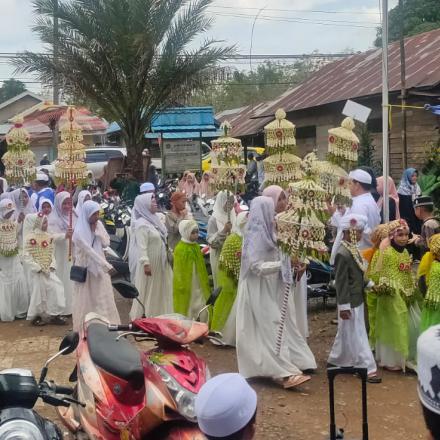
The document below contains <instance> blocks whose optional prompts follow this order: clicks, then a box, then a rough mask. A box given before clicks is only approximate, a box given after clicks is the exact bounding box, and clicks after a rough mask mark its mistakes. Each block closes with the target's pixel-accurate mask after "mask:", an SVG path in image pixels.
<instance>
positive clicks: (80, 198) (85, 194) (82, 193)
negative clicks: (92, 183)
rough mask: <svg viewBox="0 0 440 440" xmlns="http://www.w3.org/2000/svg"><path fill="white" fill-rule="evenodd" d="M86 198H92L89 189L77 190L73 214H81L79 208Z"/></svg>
mask: <svg viewBox="0 0 440 440" xmlns="http://www.w3.org/2000/svg"><path fill="white" fill-rule="evenodd" d="M87 200H92V194H91V192H90V191H87V190H86V189H84V190H82V191H80V192H79V194H78V202H77V204H76V207H75V214H76V216H77V217H78V218H79V216H80V215H81V209H82V207H83V205H84V202H87Z"/></svg>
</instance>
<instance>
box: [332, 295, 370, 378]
mask: <svg viewBox="0 0 440 440" xmlns="http://www.w3.org/2000/svg"><path fill="white" fill-rule="evenodd" d="M340 310H341V308H340V307H339V306H338V314H339V311H340ZM364 317H365V312H364V305H363V304H361V305H360V306H359V307H356V308H354V309H351V317H350V319H342V318H341V317H340V316H339V318H338V332H337V334H336V338H335V341H334V343H333V347H332V350H331V352H330V356H329V358H328V362H329V363H330V364H333V365H336V366H337V367H355V368H366V369H367V371H368V374H372V373H375V372H376V371H377V366H376V362H375V360H374V356H373V353H372V351H371V348H370V344H369V342H368V335H367V330H366V328H365V318H364Z"/></svg>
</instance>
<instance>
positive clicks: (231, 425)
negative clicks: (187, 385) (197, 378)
mask: <svg viewBox="0 0 440 440" xmlns="http://www.w3.org/2000/svg"><path fill="white" fill-rule="evenodd" d="M195 409H196V415H197V422H198V424H199V427H200V429H201V431H202V432H203V433H204V434H206V435H210V436H213V437H226V436H228V435H231V434H234V433H235V432H238V431H240V429H243V428H244V427H245V426H246V425H247V424H248V423H249V421H250V420H251V419H252V417H253V416H254V414H255V411H256V409H257V393H256V392H255V391H254V390H253V389H252V388H251V387H250V386H249V384H248V383H247V382H246V379H245V378H244V377H243V376H241V375H240V374H238V373H227V374H220V375H218V376H215V377H213V378H212V379H210V380H208V382H206V383H205V384H204V385H203V386H202V388H201V389H200V391H199V394H198V395H197V397H196V405H195Z"/></svg>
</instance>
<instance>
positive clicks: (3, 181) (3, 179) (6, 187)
mask: <svg viewBox="0 0 440 440" xmlns="http://www.w3.org/2000/svg"><path fill="white" fill-rule="evenodd" d="M0 182H1V183H2V191H3V193H5V192H6V191H7V190H8V188H9V185H8V182H7V180H6V179H5V178H4V177H0Z"/></svg>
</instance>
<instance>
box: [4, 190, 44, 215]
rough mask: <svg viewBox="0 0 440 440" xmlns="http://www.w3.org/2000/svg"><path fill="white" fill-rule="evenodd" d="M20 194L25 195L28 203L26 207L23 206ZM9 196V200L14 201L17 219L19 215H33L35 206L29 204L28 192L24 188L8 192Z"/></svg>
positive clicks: (35, 210)
mask: <svg viewBox="0 0 440 440" xmlns="http://www.w3.org/2000/svg"><path fill="white" fill-rule="evenodd" d="M22 193H24V194H26V196H27V198H28V202H27V204H26V206H23V201H22V196H21V194H22ZM9 194H10V196H11V199H12V200H13V201H14V203H15V206H16V207H17V212H16V216H17V217H18V215H19V214H20V213H23V214H24V215H27V214H34V213H35V212H37V209H36V208H35V206H34V205H33V204H32V202H31V199H30V197H29V195H28V192H27V191H26V190H25V189H24V188H18V189H16V190H14V191H12V192H10V193H9Z"/></svg>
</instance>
